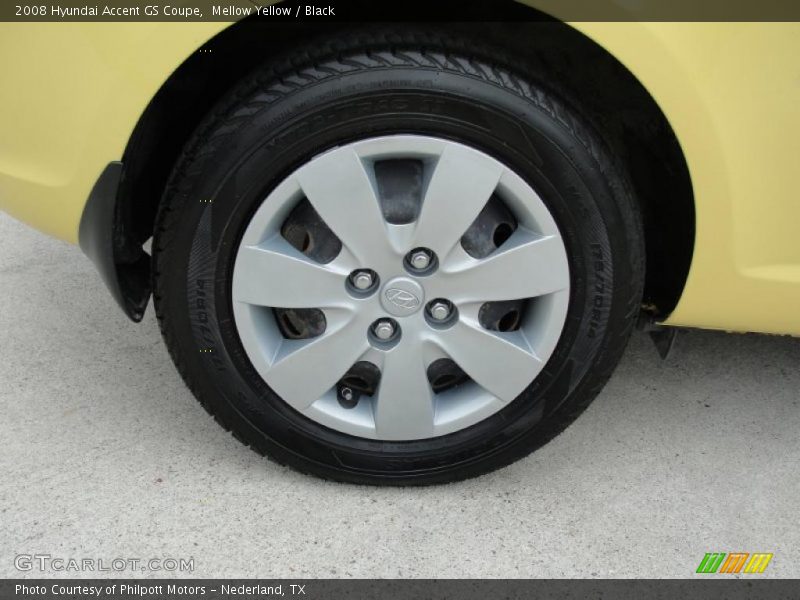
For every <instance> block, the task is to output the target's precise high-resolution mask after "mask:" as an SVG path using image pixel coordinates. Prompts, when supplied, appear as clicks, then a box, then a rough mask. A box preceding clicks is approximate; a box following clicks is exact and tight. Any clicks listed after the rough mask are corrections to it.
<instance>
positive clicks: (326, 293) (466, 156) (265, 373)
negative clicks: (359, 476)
mask: <svg viewBox="0 0 800 600" xmlns="http://www.w3.org/2000/svg"><path fill="white" fill-rule="evenodd" d="M389 160H413V161H417V163H418V164H420V165H422V167H421V168H422V170H423V176H422V177H421V181H423V182H424V185H422V186H420V187H421V190H420V191H419V208H418V211H417V213H416V215H415V218H414V219H413V221H411V222H407V223H403V224H394V223H393V222H390V220H387V218H386V209H385V198H384V195H385V194H386V192H385V189H383V188H382V187H381V185H379V183H378V181H377V180H376V172H377V167H376V165H377V164H378V163H379V162H380V161H389ZM415 164H416V163H415ZM490 198H499V199H500V200H501V201H502V203H503V204H504V205H505V207H507V209H508V210H509V211H510V213H513V215H514V218H515V219H516V228H515V229H514V231H513V232H512V233H510V235H509V237H507V239H504V240H502V243H500V244H499V245H498V247H497V248H496V249H494V250H493V251H492V252H491V253H489V254H488V255H486V256H482V257H481V258H475V257H474V256H472V255H470V254H469V253H468V252H467V251H466V250H465V247H464V243H463V241H462V236H464V235H465V232H467V230H468V229H469V228H470V226H471V225H472V224H473V222H475V221H476V219H477V218H478V217H479V214H482V211H483V210H484V208H485V207H486V206H487V202H489V200H490ZM304 199H307V201H308V202H309V203H310V204H311V206H312V207H313V208H314V210H315V211H316V213H317V214H318V215H319V218H320V219H321V220H322V221H323V222H324V223H325V224H326V225H327V227H328V228H330V230H331V231H332V232H333V234H335V236H336V237H337V238H338V239H339V240H340V241H341V250H339V252H338V254H337V255H336V256H335V258H333V260H330V261H329V262H327V263H324V264H323V263H320V262H317V261H316V260H313V259H312V258H310V257H309V256H308V255H307V254H306V253H304V252H302V251H300V250H299V249H298V248H296V247H295V246H294V245H292V244H290V243H289V242H288V241H287V239H285V238H284V237H283V235H282V232H281V226H282V224H283V223H284V222H285V221H286V219H287V217H288V216H289V215H290V213H291V212H292V210H293V209H294V208H295V207H296V206H297V205H298V203H300V202H302V201H304ZM365 274H366V275H367V277H362V275H365ZM373 274H374V278H373ZM374 283H376V284H375V285H374ZM569 285H570V277H569V267H568V262H567V256H566V251H565V248H564V244H563V241H562V239H561V236H560V234H559V231H558V228H557V226H556V224H555V222H554V220H553V218H552V216H551V215H550V212H549V211H548V209H547V208H546V206H545V205H544V203H543V202H542V200H541V199H540V198H539V196H538V195H537V193H536V192H535V191H534V190H533V189H532V188H531V187H530V186H529V185H528V184H527V183H526V182H525V181H523V180H522V179H521V178H520V177H519V176H518V175H517V174H515V173H514V172H513V171H511V170H510V169H509V168H507V167H505V166H504V165H503V164H502V163H500V162H498V161H497V160H495V159H494V158H492V157H490V156H488V155H486V154H484V153H482V152H480V151H478V150H475V149H473V148H470V147H468V146H465V145H463V144H459V143H455V142H450V141H446V140H442V139H437V138H431V137H425V136H415V135H397V136H387V137H380V138H372V139H368V140H364V141H361V142H356V143H353V144H349V145H346V146H342V147H339V148H335V149H333V150H330V151H328V152H326V153H324V154H321V155H319V156H317V157H315V158H314V159H312V160H311V161H310V162H308V163H307V164H305V165H303V166H302V167H300V168H299V169H298V170H297V171H295V172H294V173H293V174H291V175H290V176H289V177H287V178H286V179H285V180H284V181H283V182H281V183H280V184H279V185H278V186H277V187H276V188H275V190H274V191H273V192H272V193H270V194H269V196H268V197H267V198H266V200H265V201H264V202H263V203H262V204H261V206H260V207H259V208H258V210H257V211H256V213H255V215H254V216H253V218H252V219H251V221H250V223H249V225H248V227H247V229H246V231H245V233H244V236H243V238H242V242H241V245H240V247H239V249H238V253H237V256H236V261H235V264H234V274H233V285H232V297H233V301H234V302H233V304H234V316H235V320H236V328H237V331H238V332H239V335H240V338H241V341H242V344H243V346H244V348H245V351H246V352H247V355H248V357H249V359H250V361H251V362H252V364H253V366H254V367H255V369H256V370H257V371H258V372H259V374H260V375H261V376H262V377H263V378H264V380H265V381H266V382H267V384H268V385H269V386H270V387H271V388H272V389H273V390H274V391H275V392H276V393H277V394H278V395H279V396H281V398H283V400H284V401H285V402H287V403H288V404H290V405H291V406H292V407H293V408H294V409H296V410H297V411H299V412H300V413H302V414H304V415H305V416H307V417H308V418H310V419H312V420H314V421H316V422H318V423H321V424H323V425H326V426H328V427H330V428H332V429H335V430H338V431H341V432H344V433H348V434H352V435H356V436H360V437H366V438H372V439H380V440H414V439H424V438H430V437H435V436H439V435H444V434H447V433H452V432H454V431H458V430H460V429H463V428H465V427H469V426H470V425H474V424H475V423H478V422H480V421H482V420H484V419H486V418H488V417H489V416H491V415H493V414H494V413H496V412H497V411H499V410H501V409H502V408H503V407H504V406H506V405H507V404H508V403H510V402H511V401H513V400H514V399H515V398H516V397H517V396H518V395H519V394H520V393H521V392H522V391H523V390H524V389H525V388H526V387H527V386H528V385H529V384H530V383H531V381H532V380H533V379H534V378H535V377H536V376H537V375H538V373H539V372H540V371H541V369H542V368H543V366H544V364H545V363H546V361H547V359H548V358H549V357H550V355H551V354H552V352H553V350H554V349H555V346H556V343H557V342H558V339H559V337H560V335H561V331H562V329H563V326H564V321H565V319H566V314H567V308H568V302H569ZM523 299H525V304H524V306H525V308H524V310H523V311H521V313H520V314H519V315H517V316H518V319H516V320H515V322H514V323H515V324H514V326H513V327H509V328H507V330H493V329H489V328H487V327H486V326H485V324H484V323H483V320H482V318H483V317H482V314H483V313H482V311H484V310H485V306H487V303H501V305H502V303H504V302H508V301H519V300H523ZM518 306H523V305H522V304H519V305H518ZM272 309H293V310H297V311H300V310H307V309H313V310H316V311H320V312H321V314H322V315H324V323H325V326H324V331H322V333H320V334H318V335H315V336H313V337H309V338H307V339H287V338H286V336H285V335H284V333H282V330H281V328H280V326H279V324H278V322H277V320H276V317H275V313H274V312H273V310H272ZM515 310H517V309H515ZM384 324H388V325H389V327H391V329H392V331H389V330H388V329H387V328H386V327H384V326H383V325H384ZM378 327H380V328H381V329H380V333H379V330H378ZM501 329H502V328H501ZM384 336H385V337H384ZM442 359H447V360H448V361H452V363H453V364H454V365H457V368H458V369H460V371H461V372H463V374H464V375H465V377H464V378H463V381H459V384H458V385H454V386H452V387H447V388H443V389H439V388H437V386H436V385H433V383H434V382H433V381H432V380H431V379H430V377H431V370H432V368H433V367H432V365H434V363H441V361H442ZM360 362H366V363H371V365H374V367H375V368H376V372H378V373H379V379H378V381H377V384H376V386H375V389H374V390H372V393H371V394H370V395H367V394H364V395H361V396H360V397H356V398H354V392H353V390H352V389H351V387H349V386H348V387H342V384H341V382H342V379H343V377H344V376H345V374H346V373H348V370H349V369H351V368H352V367H353V365H355V364H356V363H360ZM342 390H347V394H348V395H349V396H350V397H348V398H345V399H346V400H348V401H350V400H353V402H348V403H347V405H345V404H343V403H342V402H341V399H342V393H343V391H342Z"/></svg>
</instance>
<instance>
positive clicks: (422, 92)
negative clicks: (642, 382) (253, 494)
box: [153, 33, 644, 484]
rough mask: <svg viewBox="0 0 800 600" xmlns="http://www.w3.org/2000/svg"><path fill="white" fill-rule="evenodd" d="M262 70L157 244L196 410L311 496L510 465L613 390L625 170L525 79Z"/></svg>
mask: <svg viewBox="0 0 800 600" xmlns="http://www.w3.org/2000/svg"><path fill="white" fill-rule="evenodd" d="M296 55H298V56H302V57H304V58H303V59H302V61H300V62H298V61H297V60H292V61H287V62H285V63H284V62H279V61H278V62H273V63H271V64H270V65H267V66H265V67H264V68H262V69H261V70H259V71H258V72H257V73H255V74H254V75H253V76H251V77H249V78H248V79H247V80H245V81H243V82H241V83H240V84H239V85H238V86H237V87H236V89H234V90H232V91H231V93H230V94H229V95H228V96H227V98H226V99H225V100H224V101H223V102H222V103H221V104H220V105H219V106H218V107H217V108H216V109H215V110H214V111H213V112H212V114H210V115H209V116H208V117H207V118H206V120H205V121H204V122H203V123H202V125H201V126H200V127H199V128H198V130H197V132H196V133H195V135H194V136H193V138H192V140H191V141H190V142H189V143H188V145H187V147H186V150H185V152H184V154H183V155H182V157H181V158H180V160H179V161H178V164H177V165H176V167H175V169H174V172H173V175H172V177H171V180H170V183H169V185H168V188H167V190H166V192H165V195H164V198H163V201H162V207H161V210H160V213H159V216H158V219H157V225H156V232H155V236H154V244H153V248H154V289H155V301H156V310H157V314H158V316H159V319H160V322H161V327H162V331H163V334H164V337H165V340H166V342H167V345H168V347H169V350H170V353H171V355H172V357H173V359H174V361H175V363H176V364H177V366H178V368H179V370H180V372H181V374H182V376H183V377H184V379H185V381H186V382H187V384H188V386H189V387H190V388H191V389H192V391H193V392H194V394H195V395H196V396H197V398H198V399H199V400H200V402H201V403H202V404H203V406H204V407H205V408H206V409H207V410H208V411H209V412H210V413H211V414H212V415H214V417H215V418H216V419H217V420H218V421H219V422H220V424H222V425H223V426H224V427H226V428H228V429H230V430H231V431H232V432H233V433H234V435H235V436H236V437H237V438H238V439H240V440H241V441H242V442H244V443H245V444H248V445H249V446H250V447H252V448H253V449H254V450H256V451H258V452H260V453H262V454H265V455H268V456H270V457H272V458H273V459H275V460H276V461H278V462H280V463H284V464H288V465H291V466H293V467H295V468H297V469H299V470H301V471H304V472H308V473H313V474H316V475H319V476H322V477H326V478H331V479H337V480H343V481H349V482H358V483H373V484H380V483H386V484H427V483H436V482H445V481H452V480H457V479H462V478H466V477H470V476H474V475H477V474H480V473H484V472H487V471H490V470H492V469H495V468H497V467H500V466H503V465H506V464H509V463H510V462H512V461H514V460H516V459H518V458H520V457H522V456H524V455H526V454H527V453H529V452H531V451H532V450H534V449H535V448H537V447H538V446H540V445H542V444H543V443H545V442H546V441H548V440H549V439H551V438H552V437H553V436H555V435H556V434H558V433H559V432H560V431H561V430H563V428H564V427H566V426H567V425H568V424H569V423H570V422H572V420H574V418H575V417H576V416H577V415H578V414H579V413H580V412H581V411H582V410H583V409H584V408H585V407H586V406H587V405H588V403H589V402H590V401H591V400H592V399H593V398H594V397H595V396H596V394H597V393H598V391H599V390H600V388H601V387H602V385H603V384H604V382H605V381H606V380H607V378H608V377H609V375H610V373H611V371H612V369H613V367H614V366H615V364H616V362H617V361H618V359H619V357H620V355H621V353H622V350H623V348H624V346H625V343H626V341H627V338H628V336H629V333H630V331H631V328H632V324H633V321H634V318H635V316H636V314H637V311H638V307H639V303H640V301H641V293H642V282H643V275H644V263H643V257H644V250H643V236H642V228H641V223H640V217H639V214H638V212H637V208H636V204H635V202H634V200H633V199H632V197H631V193H630V191H629V186H628V184H627V181H626V175H625V172H624V169H623V168H622V167H621V166H620V164H619V163H618V162H617V161H616V160H615V159H614V157H613V156H612V155H611V154H610V153H609V151H608V149H607V147H606V146H605V145H604V143H603V141H602V139H601V138H600V137H599V136H598V135H597V133H596V132H595V130H594V129H593V128H592V124H591V123H590V122H587V121H585V120H584V119H583V118H582V117H581V114H580V112H579V109H578V108H576V107H579V106H580V103H579V99H578V98H568V97H560V96H559V95H558V94H556V93H554V92H552V91H550V90H551V86H548V85H547V82H542V81H540V80H539V77H538V75H537V73H536V72H535V70H531V69H527V68H526V67H525V66H524V63H523V62H522V61H519V60H510V59H508V58H506V57H504V56H503V54H502V53H501V52H499V51H496V50H493V49H476V47H475V44H473V43H471V42H469V41H463V40H457V39H447V38H442V37H440V36H436V35H432V34H425V33H415V34H413V35H412V34H408V35H407V36H394V37H393V38H392V39H391V40H387V39H384V38H383V37H382V36H381V35H379V34H372V35H370V34H359V35H354V36H352V38H351V39H339V40H337V41H335V42H333V43H330V44H317V45H315V47H314V48H313V49H312V48H309V49H306V50H305V51H302V52H297V53H296Z"/></svg>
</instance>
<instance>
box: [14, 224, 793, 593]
mask: <svg viewBox="0 0 800 600" xmlns="http://www.w3.org/2000/svg"><path fill="white" fill-rule="evenodd" d="M0 307H1V308H0V351H1V352H2V361H0V414H1V415H2V418H1V419H0V472H2V477H3V479H2V484H0V577H11V576H19V575H24V574H23V573H19V572H18V571H16V570H15V568H14V557H15V556H16V555H18V554H33V553H47V554H51V555H53V556H58V557H65V558H68V557H75V558H83V557H90V558H103V559H105V560H106V561H107V562H110V560H111V559H113V558H116V557H125V558H128V557H138V558H150V557H157V558H158V557H167V556H169V557H193V558H194V560H195V571H194V573H186V574H185V575H187V576H189V575H194V576H198V577H216V576H220V577H222V576H225V577H235V576H242V577H247V576H264V577H270V576H274V577H277V576H283V577H290V578H295V577H328V576H333V577H395V576H400V577H466V576H470V577H567V576H579V577H592V576H601V577H634V576H646V577H653V576H656V577H686V576H690V575H692V574H693V572H694V570H695V568H696V566H697V564H698V563H699V561H700V560H701V558H702V557H703V555H704V553H705V552H709V551H722V552H728V551H745V552H754V551H762V552H773V553H774V554H775V558H774V559H773V561H772V563H771V564H770V565H769V567H768V568H767V571H766V573H765V575H771V576H783V577H789V576H792V577H797V576H800V528H799V527H798V509H800V435H798V433H799V432H800V391H799V390H800V370H798V368H797V367H798V364H800V340H797V339H790V338H780V337H767V336H755V335H747V336H737V335H726V334H723V333H706V332H695V331H693V332H688V333H685V334H683V335H682V336H681V337H680V338H679V339H678V347H677V352H676V353H675V355H674V356H673V357H671V358H670V359H669V360H668V361H666V362H661V361H660V360H659V359H658V357H657V355H656V352H655V349H654V348H653V347H652V345H651V344H650V342H649V340H648V339H647V338H646V337H645V336H644V335H642V334H636V335H635V336H634V338H633V340H632V342H631V344H630V347H629V349H628V351H627V354H626V356H625V358H624V359H623V361H622V364H621V365H620V367H619V369H618V370H617V372H616V374H615V375H614V377H613V379H612V380H611V382H610V383H609V385H608V386H607V387H606V389H605V391H604V392H603V393H602V394H601V395H600V397H599V398H598V399H597V401H596V402H595V403H594V404H593V405H592V406H591V407H590V409H589V410H588V411H587V412H586V413H585V414H584V415H583V416H582V417H581V418H580V419H579V420H578V422H577V423H575V424H574V425H573V426H572V427H570V428H569V429H568V430H567V431H566V432H565V433H564V434H563V435H561V436H560V437H558V438H557V439H556V440H555V441H553V442H551V443H550V444H549V445H547V446H546V447H544V448H543V449H541V450H540V451H539V452H537V453H536V454H535V455H533V456H531V457H529V458H528V459H526V460H523V461H521V462H519V463H517V464H515V465H513V466H511V467H509V468H507V469H504V470H502V471H499V472H496V473H494V474H492V475H489V476H486V477H483V478H479V479H476V480H472V481H468V482H466V483H460V484H454V485H448V486H442V487H434V488H425V489H372V488H364V487H353V486H346V485H338V484H334V483H325V482H321V481H318V480H316V479H313V478H310V477H307V476H303V475H299V474H296V473H294V472H292V471H290V470H288V469H285V468H282V467H278V466H276V465H274V464H272V463H270V462H269V461H267V460H265V459H262V458H260V457H258V456H257V455H256V454H254V453H253V452H251V451H250V450H248V449H246V448H244V447H242V446H240V445H239V443H238V442H237V441H236V440H234V439H233V438H232V437H231V436H230V435H229V434H227V433H226V432H224V431H223V430H222V429H221V428H219V427H218V426H217V425H216V424H215V423H214V421H213V420H212V419H211V418H210V417H208V416H207V415H206V413H205V412H204V411H203V410H202V408H201V407H200V405H199V404H197V403H196V402H195V400H194V399H193V397H192V396H191V394H190V393H189V392H188V391H187V389H186V388H185V387H184V385H183V383H182V382H181V380H180V378H179V377H178V374H177V373H176V371H175V369H174V368H173V366H172V363H171V362H170V359H169V356H168V355H167V352H166V351H165V349H164V347H163V345H162V342H161V337H160V335H159V332H158V327H157V325H156V322H155V319H154V317H153V313H152V310H151V309H148V314H147V317H146V318H145V320H144V322H143V323H142V324H140V325H134V324H132V323H130V322H128V321H127V320H126V319H125V318H123V316H122V313H121V312H120V311H119V309H118V308H117V307H116V306H115V305H114V304H113V302H112V300H111V299H110V296H108V294H107V293H106V291H105V289H104V288H103V285H102V283H101V282H100V280H99V278H98V276H97V275H96V274H95V272H94V270H93V267H92V266H91V265H90V263H89V261H88V260H87V259H85V258H84V257H83V256H82V254H81V253H80V251H79V250H78V249H77V248H75V247H72V246H69V245H67V244H64V243H61V242H58V241H54V240H51V239H48V238H46V237H44V236H43V235H41V234H39V233H36V232H34V231H32V230H30V229H28V228H27V227H25V226H23V225H21V224H19V223H17V222H15V221H13V220H11V219H10V218H8V217H6V216H4V215H0ZM787 308H788V307H787ZM53 574H55V573H53ZM29 575H39V573H37V572H31V573H29ZM124 575H126V576H131V573H130V572H127V573H124ZM134 575H135V574H134ZM84 576H91V573H87V574H84Z"/></svg>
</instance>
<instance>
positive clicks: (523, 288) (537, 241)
mask: <svg viewBox="0 0 800 600" xmlns="http://www.w3.org/2000/svg"><path fill="white" fill-rule="evenodd" d="M432 287H433V288H434V291H433V293H434V295H436V296H449V297H450V298H451V299H452V300H453V301H454V302H478V301H480V302H497V301H501V300H518V299H522V298H536V297H538V296H543V295H545V294H552V293H554V292H558V291H561V290H564V289H567V288H568V287H569V266H568V264H567V257H566V254H565V253H564V245H563V242H562V241H561V239H560V237H559V236H556V235H551V236H540V235H536V234H534V233H533V232H531V231H528V230H526V229H523V228H520V229H518V230H517V231H516V232H514V235H512V236H511V238H509V240H508V241H507V242H506V243H505V244H504V245H503V247H502V248H500V249H498V250H497V251H495V252H494V253H493V254H490V255H489V256H488V257H486V258H484V259H480V260H476V259H473V258H472V257H470V256H468V255H465V254H464V255H462V256H461V258H460V259H459V260H458V261H453V262H452V263H451V264H448V265H445V267H444V268H443V273H442V276H441V278H440V279H439V280H438V281H437V282H436V283H435V284H434V286H432Z"/></svg>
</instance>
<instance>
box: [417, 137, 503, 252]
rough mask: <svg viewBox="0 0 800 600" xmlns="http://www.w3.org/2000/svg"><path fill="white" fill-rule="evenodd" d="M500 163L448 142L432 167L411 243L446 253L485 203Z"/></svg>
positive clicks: (499, 174) (494, 183)
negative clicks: (413, 240) (487, 159)
mask: <svg viewBox="0 0 800 600" xmlns="http://www.w3.org/2000/svg"><path fill="white" fill-rule="evenodd" d="M502 173H503V167H502V165H500V163H498V162H489V161H486V158H485V155H483V154H480V153H479V152H476V151H475V150H473V149H471V148H468V147H466V146H461V145H448V146H446V148H445V150H444V151H443V152H442V154H441V156H440V157H439V160H438V161H437V162H436V166H435V168H434V171H433V175H432V177H431V180H430V183H429V184H428V187H427V190H426V192H425V196H424V198H423V201H422V209H421V212H420V215H419V219H418V220H417V227H416V231H415V236H414V237H415V245H416V246H425V247H428V248H431V249H432V250H434V251H435V252H436V253H437V254H438V255H439V256H441V257H444V256H446V255H447V254H448V253H449V252H450V250H451V249H452V248H453V247H454V246H455V245H456V244H457V243H458V241H459V240H460V239H461V236H462V235H464V232H465V231H466V230H467V229H468V228H469V226H470V224H471V223H472V222H473V221H474V220H475V217H477V216H478V213H479V212H480V211H481V209H482V208H483V207H484V206H486V203H487V202H488V201H489V197H490V196H491V195H492V192H494V190H495V188H496V187H497V183H498V181H499V180H500V176H501V175H502Z"/></svg>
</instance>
